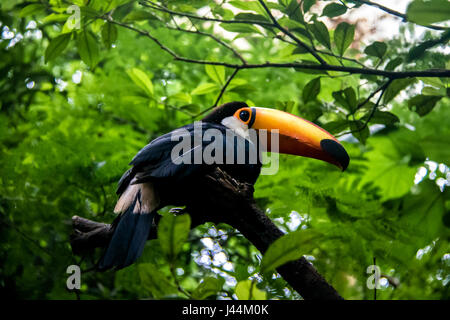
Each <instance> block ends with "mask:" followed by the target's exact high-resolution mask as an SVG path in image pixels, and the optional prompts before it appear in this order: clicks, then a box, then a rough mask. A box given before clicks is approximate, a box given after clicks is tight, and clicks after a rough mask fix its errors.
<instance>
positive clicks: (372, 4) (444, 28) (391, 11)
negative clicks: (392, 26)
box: [354, 0, 448, 30]
mask: <svg viewBox="0 0 450 320" xmlns="http://www.w3.org/2000/svg"><path fill="white" fill-rule="evenodd" d="M354 2H359V3H361V4H365V5H368V6H372V7H375V8H378V9H380V10H382V11H384V12H387V13H389V14H391V15H393V16H396V17H398V18H401V19H402V20H403V22H412V21H409V20H408V17H407V16H406V14H404V13H401V12H398V11H395V10H393V9H390V8H388V7H385V6H383V5H381V4H378V3H375V2H372V1H367V0H354ZM413 23H415V22H413ZM421 26H422V25H421ZM423 27H425V28H429V29H433V30H447V29H448V28H446V27H441V26H436V25H424V26H423Z"/></svg>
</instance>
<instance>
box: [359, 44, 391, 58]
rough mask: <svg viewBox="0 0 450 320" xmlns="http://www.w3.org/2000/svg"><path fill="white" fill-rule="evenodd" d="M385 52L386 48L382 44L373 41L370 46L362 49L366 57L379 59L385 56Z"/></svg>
mask: <svg viewBox="0 0 450 320" xmlns="http://www.w3.org/2000/svg"><path fill="white" fill-rule="evenodd" d="M386 50H387V46H386V44H385V43H384V42H380V41H375V42H374V43H372V44H371V45H370V46H367V47H366V49H364V53H365V54H367V55H368V56H373V57H377V58H379V59H382V58H383V56H384V55H385V53H386Z"/></svg>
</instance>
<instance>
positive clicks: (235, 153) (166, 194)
mask: <svg viewBox="0 0 450 320" xmlns="http://www.w3.org/2000/svg"><path fill="white" fill-rule="evenodd" d="M251 132H253V133H257V134H253V135H252V134H250V133H251ZM263 132H265V133H266V135H265V136H264V135H262V134H259V133H263ZM274 136H275V137H276V140H272V137H274ZM262 137H263V138H262ZM264 137H265V138H264ZM273 141H275V142H276V146H275V144H274V142H273ZM213 143H214V144H213ZM212 146H213V147H212ZM264 151H267V152H278V153H284V154H291V155H297V156H303V157H309V158H315V159H319V160H323V161H326V162H328V163H331V164H333V165H335V166H337V167H339V168H340V169H341V170H345V169H346V168H347V166H348V164H349V156H348V154H347V152H346V150H345V149H344V147H343V146H342V145H341V143H340V142H339V141H338V140H337V139H336V138H335V137H333V136H332V135H331V134H330V133H328V132H327V131H325V130H324V129H322V128H321V127H319V126H317V125H316V124H314V123H312V122H310V121H307V120H305V119H302V118H300V117H297V116H295V115H292V114H290V113H287V112H284V111H281V110H276V109H270V108H260V107H249V106H248V105H247V104H246V103H244V102H230V103H226V104H223V105H221V106H219V107H216V108H214V109H213V110H212V111H211V112H210V113H209V114H207V115H206V116H205V117H204V118H203V119H202V120H201V121H198V122H194V123H192V124H189V125H186V126H184V127H181V128H178V129H175V130H174V131H172V132H169V133H167V134H164V135H162V136H160V137H158V138H156V139H154V140H153V141H151V142H150V143H149V144H148V145H146V146H145V147H144V148H142V149H141V150H140V151H139V152H138V153H137V154H136V155H135V157H134V158H133V159H132V161H131V162H130V164H129V165H131V168H130V169H129V170H127V171H126V172H125V173H124V174H123V176H122V177H121V179H120V181H119V183H118V188H117V194H118V196H119V199H118V201H117V204H116V206H115V208H114V212H115V213H117V214H118V216H117V217H116V219H115V220H114V221H113V223H112V224H111V228H112V237H111V239H110V240H109V243H108V245H107V246H106V248H105V251H104V253H103V255H102V257H101V258H100V260H99V262H98V263H97V268H98V270H101V271H104V270H108V269H112V268H113V269H116V270H117V269H121V268H124V267H127V266H129V265H131V264H132V263H134V262H135V261H136V260H137V259H138V258H139V257H140V255H141V254H142V251H143V249H144V245H145V242H146V240H147V239H148V236H149V233H150V232H151V231H152V229H154V228H155V227H156V224H155V217H156V215H157V211H158V210H159V209H161V208H163V207H165V206H168V205H174V206H178V205H183V203H182V202H183V193H185V192H186V190H189V188H193V187H195V181H197V180H198V178H199V177H200V176H201V175H204V174H207V173H208V172H210V171H211V170H213V169H215V168H216V167H219V168H221V169H222V170H224V171H225V172H227V173H228V174H229V175H231V176H232V177H235V178H236V179H238V180H240V181H243V182H247V183H250V184H254V183H255V182H256V180H257V178H258V176H259V175H260V172H261V167H262V160H261V157H260V154H261V153H262V152H264ZM205 153H206V155H208V156H209V158H210V159H207V157H205ZM252 155H255V156H256V157H252ZM255 159H256V160H255ZM196 160H197V161H196Z"/></svg>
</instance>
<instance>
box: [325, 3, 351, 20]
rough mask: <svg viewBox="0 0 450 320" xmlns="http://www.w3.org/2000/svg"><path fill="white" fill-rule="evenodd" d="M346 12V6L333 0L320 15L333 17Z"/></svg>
mask: <svg viewBox="0 0 450 320" xmlns="http://www.w3.org/2000/svg"><path fill="white" fill-rule="evenodd" d="M346 12H347V7H346V6H343V5H342V4H339V3H334V2H333V3H330V4H329V5H327V6H326V7H325V8H324V9H323V11H322V16H327V17H329V18H334V17H337V16H340V15H343V14H344V13H346Z"/></svg>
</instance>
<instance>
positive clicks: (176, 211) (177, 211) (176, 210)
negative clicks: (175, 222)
mask: <svg viewBox="0 0 450 320" xmlns="http://www.w3.org/2000/svg"><path fill="white" fill-rule="evenodd" d="M169 212H170V213H172V214H174V215H176V216H179V215H180V214H184V213H187V210H186V208H172V209H170V210H169Z"/></svg>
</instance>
